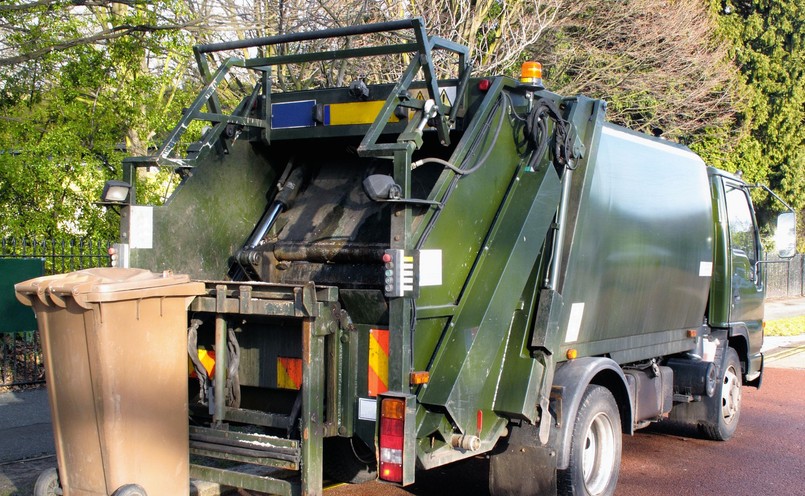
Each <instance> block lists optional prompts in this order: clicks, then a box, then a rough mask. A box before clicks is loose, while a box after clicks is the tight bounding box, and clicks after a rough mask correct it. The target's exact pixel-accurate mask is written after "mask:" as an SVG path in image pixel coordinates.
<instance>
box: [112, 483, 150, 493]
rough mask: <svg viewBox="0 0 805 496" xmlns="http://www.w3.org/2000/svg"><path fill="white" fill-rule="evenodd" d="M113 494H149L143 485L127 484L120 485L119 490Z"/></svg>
mask: <svg viewBox="0 0 805 496" xmlns="http://www.w3.org/2000/svg"><path fill="white" fill-rule="evenodd" d="M112 496H148V494H146V492H145V489H143V488H142V486H138V485H137V484H126V485H125V486H120V487H118V488H117V491H115V492H114V493H113V494H112Z"/></svg>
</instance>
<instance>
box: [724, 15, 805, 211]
mask: <svg viewBox="0 0 805 496" xmlns="http://www.w3.org/2000/svg"><path fill="white" fill-rule="evenodd" d="M714 9H717V10H718V11H719V13H720V16H719V25H720V29H721V32H722V33H723V36H724V37H725V38H727V39H729V40H731V42H732V48H731V54H732V56H733V57H734V59H735V61H736V63H737V64H738V66H739V67H740V71H741V75H742V77H743V79H744V81H745V82H746V91H747V93H748V95H749V105H748V106H747V107H746V108H744V109H742V110H741V112H740V113H739V114H738V122H739V124H740V125H741V126H742V127H743V128H744V129H746V131H747V136H746V137H745V138H744V139H742V140H741V141H740V143H739V144H738V146H737V147H736V148H735V150H734V153H733V154H732V157H731V158H730V160H729V161H728V163H727V164H726V166H727V167H728V168H730V169H732V170H741V171H743V172H744V177H745V178H746V179H747V180H749V181H751V182H755V181H757V182H766V183H768V184H769V185H770V186H771V187H772V188H773V189H774V190H775V191H777V192H778V193H780V194H781V196H782V197H783V198H784V199H786V200H787V201H788V202H789V203H791V204H792V205H793V206H794V207H795V208H797V209H799V210H802V209H803V208H805V134H803V133H802V125H803V123H805V78H803V76H805V63H804V62H805V30H804V29H803V28H805V1H803V0H778V1H774V2H771V1H768V0H745V1H736V2H733V1H727V2H724V3H722V2H717V3H715V5H714Z"/></svg>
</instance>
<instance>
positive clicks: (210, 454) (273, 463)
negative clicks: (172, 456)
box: [190, 443, 299, 470]
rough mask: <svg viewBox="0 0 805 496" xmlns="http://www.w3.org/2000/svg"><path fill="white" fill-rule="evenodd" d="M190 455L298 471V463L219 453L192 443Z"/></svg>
mask: <svg viewBox="0 0 805 496" xmlns="http://www.w3.org/2000/svg"><path fill="white" fill-rule="evenodd" d="M190 454H191V455H196V456H203V457H205V458H214V459H216V460H227V461H230V462H238V463H249V464H252V465H260V466H261V467H272V468H279V469H282V470H299V464H298V463H294V462H290V461H286V460H278V459H276V458H267V457H259V458H258V457H254V456H244V455H236V454H233V453H225V452H223V451H219V450H216V449H212V448H199V447H195V446H193V444H192V443H191V445H190Z"/></svg>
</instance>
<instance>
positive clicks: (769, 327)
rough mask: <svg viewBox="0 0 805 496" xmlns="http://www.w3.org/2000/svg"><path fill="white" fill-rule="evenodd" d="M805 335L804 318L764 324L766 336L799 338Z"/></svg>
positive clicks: (778, 320) (771, 321) (792, 318)
mask: <svg viewBox="0 0 805 496" xmlns="http://www.w3.org/2000/svg"><path fill="white" fill-rule="evenodd" d="M803 333H805V316H802V317H791V318H788V319H777V320H770V321H768V322H766V329H765V335H766V336H799V335H800V334H803Z"/></svg>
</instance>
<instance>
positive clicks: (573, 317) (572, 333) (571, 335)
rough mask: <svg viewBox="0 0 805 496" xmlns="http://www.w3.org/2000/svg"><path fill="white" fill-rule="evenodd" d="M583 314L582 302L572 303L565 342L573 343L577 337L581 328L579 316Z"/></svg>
mask: <svg viewBox="0 0 805 496" xmlns="http://www.w3.org/2000/svg"><path fill="white" fill-rule="evenodd" d="M582 315H584V303H574V304H573V305H571V306H570V318H569V319H568V322H567V333H566V334H565V343H573V342H575V341H576V340H577V339H579V331H580V330H581V317H582Z"/></svg>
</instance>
